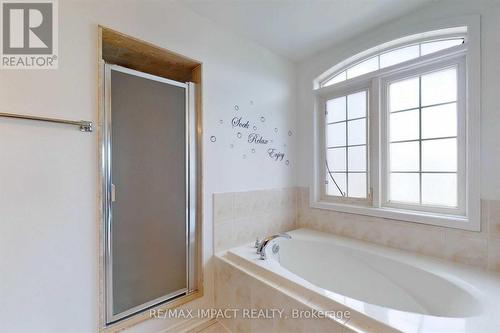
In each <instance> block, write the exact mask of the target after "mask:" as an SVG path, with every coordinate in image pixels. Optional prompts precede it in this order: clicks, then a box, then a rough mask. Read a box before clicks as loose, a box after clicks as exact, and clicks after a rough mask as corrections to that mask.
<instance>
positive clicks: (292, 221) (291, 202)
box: [213, 187, 500, 271]
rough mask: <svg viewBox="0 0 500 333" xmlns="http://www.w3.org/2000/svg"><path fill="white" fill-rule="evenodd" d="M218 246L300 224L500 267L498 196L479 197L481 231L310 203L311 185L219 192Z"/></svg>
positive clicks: (216, 211) (218, 248) (216, 210)
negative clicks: (311, 204)
mask: <svg viewBox="0 0 500 333" xmlns="http://www.w3.org/2000/svg"><path fill="white" fill-rule="evenodd" d="M213 214H214V216H213V217H214V219H213V221H214V250H215V252H219V251H222V250H224V249H227V248H230V247H233V246H236V245H241V244H244V243H249V242H252V241H254V240H255V238H256V237H260V238H262V237H264V236H266V235H269V234H273V233H277V232H283V231H287V230H292V229H295V228H299V227H304V228H309V229H314V230H318V231H323V232H328V233H333V234H337V235H340V236H345V237H350V238H355V239H359V240H363V241H367V242H372V243H377V244H380V245H385V246H389V247H393V248H398V249H401V250H406V251H411V252H415V253H419V254H423V255H428V256H433V257H437V258H441V259H446V260H451V261H455V262H459V263H464V264H469V265H474V266H477V267H481V268H485V269H490V270H494V271H500V201H498V200H481V232H471V231H464V230H458V229H451V228H444V227H437V226H431V225H424V224H419V223H410V222H404V221H397V220H389V219H384V218H378V217H371V216H364V215H357V214H349V213H341V212H336V211H331V210H324V209H315V208H310V207H309V188H307V187H298V188H294V187H292V188H284V189H272V190H260V191H248V192H232V193H216V194H214V196H213Z"/></svg>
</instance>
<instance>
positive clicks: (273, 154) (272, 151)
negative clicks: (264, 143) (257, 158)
mask: <svg viewBox="0 0 500 333" xmlns="http://www.w3.org/2000/svg"><path fill="white" fill-rule="evenodd" d="M267 153H268V154H269V157H270V158H272V159H273V160H275V161H283V158H284V157H285V153H282V152H280V151H278V150H277V149H276V148H269V149H268V150H267Z"/></svg>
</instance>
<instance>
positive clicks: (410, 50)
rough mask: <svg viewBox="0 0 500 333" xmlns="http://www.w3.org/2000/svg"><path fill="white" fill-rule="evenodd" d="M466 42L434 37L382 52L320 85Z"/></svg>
mask: <svg viewBox="0 0 500 333" xmlns="http://www.w3.org/2000/svg"><path fill="white" fill-rule="evenodd" d="M464 42H465V36H464V37H458V38H457V37H451V38H446V39H434V40H430V41H426V42H422V43H416V44H411V45H406V46H403V47H399V48H394V49H391V50H388V51H384V52H380V53H378V54H377V55H375V56H371V57H370V58H368V59H366V60H363V61H360V62H358V63H355V64H352V65H351V66H349V67H347V68H346V69H344V70H342V71H341V72H339V73H335V74H334V75H333V76H331V77H329V78H327V79H326V80H324V81H323V82H321V84H320V86H321V87H327V86H330V85H332V84H335V83H339V82H342V81H345V80H347V79H352V78H355V77H357V76H360V75H363V74H367V73H370V72H374V71H377V70H379V69H382V68H386V67H390V66H394V65H397V64H400V63H402V62H405V61H408V60H412V59H417V58H419V57H422V56H426V55H428V54H431V53H434V52H438V51H441V50H445V49H448V48H451V47H453V46H457V45H461V44H463V43H464Z"/></svg>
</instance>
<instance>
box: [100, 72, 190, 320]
mask: <svg viewBox="0 0 500 333" xmlns="http://www.w3.org/2000/svg"><path fill="white" fill-rule="evenodd" d="M187 89H188V85H187V84H183V83H179V82H175V81H170V80H166V79H163V78H159V77H155V76H151V75H148V74H144V73H140V72H137V71H132V70H129V69H125V68H123V67H119V66H114V65H106V88H105V90H106V96H107V110H106V113H105V116H106V118H107V119H106V121H105V124H106V127H107V131H105V132H106V133H107V138H106V139H107V140H106V139H105V142H107V147H106V148H107V150H106V151H107V154H108V160H107V161H108V163H107V164H108V165H107V173H108V177H107V179H108V183H107V184H106V186H107V193H108V200H107V201H108V206H107V210H108V211H107V214H108V221H107V231H106V237H107V249H106V250H107V251H106V303H107V304H106V308H107V322H108V323H110V322H114V321H116V320H119V319H121V318H124V317H126V316H128V315H131V314H134V313H136V312H138V311H141V310H143V309H146V308H148V307H150V306H153V305H156V304H158V303H161V302H164V301H166V300H169V299H172V298H173V297H176V296H179V295H183V294H185V293H186V291H187V283H188V282H187V280H188V271H187V270H188V266H189V264H188V237H187V230H188V225H189V216H188V191H189V190H188V184H189V183H188V176H187V173H188V156H187V154H188V142H187V141H188V139H187V131H188V128H187V107H186V105H187Z"/></svg>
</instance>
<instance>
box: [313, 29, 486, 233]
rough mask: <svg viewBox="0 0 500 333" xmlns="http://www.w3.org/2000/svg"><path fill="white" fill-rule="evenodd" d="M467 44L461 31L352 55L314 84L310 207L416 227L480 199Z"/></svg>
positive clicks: (463, 214)
mask: <svg viewBox="0 0 500 333" xmlns="http://www.w3.org/2000/svg"><path fill="white" fill-rule="evenodd" d="M468 47H469V45H468V34H467V27H456V28H449V29H443V30H436V31H429V32H426V33H422V34H418V35H413V36H408V37H404V38H401V39H398V40H394V41H390V42H388V43H385V44H382V45H378V46H376V47H374V48H372V49H370V50H366V51H364V52H361V53H359V54H356V55H354V56H352V57H350V58H349V59H346V60H344V61H342V62H340V63H339V64H337V65H335V66H333V67H332V68H331V69H330V70H329V71H327V72H325V73H323V74H322V75H321V76H320V77H318V78H317V80H316V81H315V87H316V89H315V90H314V93H315V95H316V113H317V119H318V123H317V128H316V130H315V133H316V142H317V149H316V151H318V152H320V153H319V154H318V155H317V160H316V161H315V163H316V173H315V175H316V184H315V186H316V187H315V189H314V192H315V198H316V201H318V202H321V203H330V204H332V207H335V209H337V210H341V211H347V212H351V211H353V209H354V211H355V212H360V209H361V211H362V212H364V213H367V214H368V215H377V216H384V217H392V216H393V215H391V214H389V216H386V214H378V213H373V209H375V210H377V212H379V211H380V210H384V211H386V212H388V211H392V212H395V214H396V215H398V214H399V215H398V216H402V215H405V214H406V215H408V214H410V215H412V216H413V217H412V218H410V219H409V220H412V221H414V220H418V221H419V222H420V220H422V216H423V215H422V214H424V215H425V216H426V218H429V219H430V220H432V221H438V223H436V224H440V225H442V223H440V222H439V219H441V220H442V219H443V218H444V217H445V216H447V217H450V216H451V217H452V218H451V219H452V220H460V219H462V220H464V219H467V218H468V214H469V215H470V212H471V208H470V207H471V206H470V205H469V206H468V203H471V204H472V203H473V204H474V205H475V204H476V202H473V200H472V199H473V198H472V197H471V193H469V192H468V190H469V189H470V188H471V186H470V183H469V180H470V179H471V177H469V176H470V175H471V168H470V166H471V165H472V164H471V163H470V161H468V157H470V156H471V155H470V154H469V150H470V149H472V148H471V147H468V143H473V141H474V139H473V138H471V136H475V134H474V129H472V128H470V127H468V120H467V119H468V118H469V117H470V115H469V113H468V112H469V111H470V112H471V113H473V117H476V115H477V114H476V112H478V111H479V110H468V109H467V96H468V94H467V67H466V66H467V55H468ZM471 119H472V118H471ZM474 119H475V118H474ZM471 124H472V123H471ZM346 207H347V208H346ZM370 212H371V213H370ZM415 216H416V217H415ZM425 223H427V222H425ZM430 223H432V222H430ZM447 223H448V221H446V222H445V224H447ZM433 224H434V223H433Z"/></svg>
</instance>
